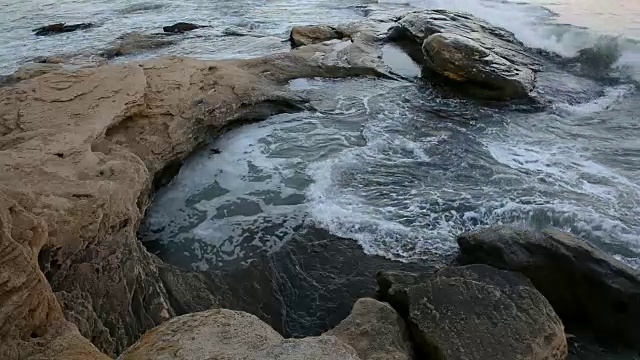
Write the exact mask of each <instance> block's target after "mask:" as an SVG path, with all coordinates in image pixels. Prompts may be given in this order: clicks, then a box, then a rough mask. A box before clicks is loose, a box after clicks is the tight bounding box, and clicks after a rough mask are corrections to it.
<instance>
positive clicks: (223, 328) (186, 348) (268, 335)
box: [118, 309, 284, 360]
mask: <svg viewBox="0 0 640 360" xmlns="http://www.w3.org/2000/svg"><path fill="white" fill-rule="evenodd" d="M283 340H284V339H283V338H282V336H280V334H278V333H277V332H276V331H275V330H273V329H272V328H271V327H270V326H269V325H267V324H265V323H264V322H262V321H260V319H258V318H257V317H255V316H253V315H251V314H247V313H243V312H237V311H231V310H224V309H217V310H210V311H205V312H199V313H194V314H188V315H183V316H179V317H176V318H173V319H171V320H169V321H167V322H165V323H164V324H162V325H160V326H158V327H157V328H155V329H153V330H151V331H148V332H147V333H146V334H144V335H143V336H142V338H140V340H138V342H136V343H135V345H133V346H132V347H131V348H129V349H127V351H126V352H125V353H124V354H122V355H121V356H120V357H119V358H118V359H119V360H174V359H175V360H205V359H210V360H218V359H219V360H242V359H247V358H250V357H252V356H253V355H254V354H256V353H258V352H260V351H261V350H264V349H266V348H270V347H272V346H274V345H278V344H280V343H281V342H282V341H283ZM262 359H265V360H266V359H267V358H262Z"/></svg>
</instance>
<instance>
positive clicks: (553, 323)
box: [378, 265, 567, 360]
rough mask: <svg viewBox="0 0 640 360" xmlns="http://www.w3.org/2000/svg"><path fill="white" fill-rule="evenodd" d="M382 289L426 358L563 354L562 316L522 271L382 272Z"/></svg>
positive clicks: (508, 359)
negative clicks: (405, 322)
mask: <svg viewBox="0 0 640 360" xmlns="http://www.w3.org/2000/svg"><path fill="white" fill-rule="evenodd" d="M378 282H379V284H380V293H381V296H382V298H383V299H385V300H387V301H389V302H390V303H391V304H392V305H393V306H394V308H396V309H397V310H398V311H399V312H400V313H402V314H403V315H404V316H405V317H406V319H407V322H408V325H409V328H410V331H411V334H412V337H413V339H414V343H415V345H416V346H417V347H418V350H419V351H420V352H421V353H422V354H424V355H425V356H428V357H429V358H430V359H478V360H483V359H496V360H499V359H504V360H512V359H536V360H542V359H547V360H558V359H565V358H566V356H567V341H566V338H565V334H564V327H563V325H562V322H561V321H560V318H559V317H558V316H557V315H556V313H555V312H554V311H553V308H552V307H551V305H550V304H549V302H548V301H547V300H546V299H545V298H544V297H543V296H542V295H541V294H540V293H539V292H538V291H537V290H536V289H535V288H534V287H533V285H531V282H530V281H529V280H528V279H526V278H525V277H524V276H522V275H520V274H517V273H513V272H507V271H501V270H498V269H495V268H492V267H489V266H486V265H471V266H465V267H454V268H445V269H442V270H440V271H438V272H437V273H436V274H435V275H433V276H428V275H426V276H425V275H422V276H420V275H412V274H408V273H387V272H382V273H380V274H379V276H378Z"/></svg>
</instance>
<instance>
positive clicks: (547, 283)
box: [458, 227, 640, 349]
mask: <svg viewBox="0 0 640 360" xmlns="http://www.w3.org/2000/svg"><path fill="white" fill-rule="evenodd" d="M458 244H459V245H460V251H461V261H462V262H464V263H467V264H470V263H483V264H488V265H491V266H495V267H498V268H501V269H506V270H513V271H518V272H521V273H522V274H524V275H526V276H527V277H528V278H529V279H531V281H532V282H533V284H534V285H535V286H536V288H537V289H538V290H539V291H540V292H541V293H542V294H543V295H544V296H545V297H546V298H547V299H548V300H549V302H550V303H551V305H553V307H554V309H555V310H556V311H557V312H558V314H559V315H560V317H561V318H562V319H563V321H564V322H565V324H567V325H568V326H570V327H576V328H578V329H583V330H584V329H586V330H589V331H592V332H594V333H595V334H596V335H597V336H599V337H601V338H604V339H608V340H610V341H613V342H623V343H624V344H626V345H627V346H631V347H634V348H636V349H640V327H638V323H640V273H639V272H638V271H636V270H634V269H632V268H630V267H628V266H626V265H624V264H623V263H621V262H619V261H618V260H616V259H614V258H613V257H611V256H609V255H607V254H605V253H604V252H602V251H600V250H598V249H597V248H595V247H594V246H592V245H590V244H589V243H587V242H586V241H584V240H582V239H579V238H577V237H575V236H573V235H571V234H568V233H564V232H560V231H556V230H545V231H542V232H537V231H532V230H517V229H513V228H509V227H494V228H487V229H483V230H480V231H477V232H472V233H468V234H463V235H461V236H460V237H459V238H458Z"/></svg>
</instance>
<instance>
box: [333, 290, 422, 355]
mask: <svg viewBox="0 0 640 360" xmlns="http://www.w3.org/2000/svg"><path fill="white" fill-rule="evenodd" d="M324 335H330V336H335V337H336V338H338V340H340V341H341V342H343V343H345V344H347V345H349V346H351V347H352V348H354V349H355V350H356V352H357V353H358V356H359V357H360V359H362V360H411V359H413V350H412V347H411V342H410V339H409V331H408V330H407V326H406V324H405V323H404V320H403V319H402V318H401V317H400V315H398V313H397V312H396V311H395V310H394V309H393V308H392V307H391V306H389V304H386V303H382V302H379V301H377V300H374V299H370V298H364V299H359V300H358V301H356V303H355V305H354V306H353V310H352V311H351V314H350V315H349V317H347V318H346V319H345V320H343V321H342V322H341V323H340V324H339V325H338V326H336V327H335V328H333V329H331V330H329V331H328V332H326V333H325V334H324Z"/></svg>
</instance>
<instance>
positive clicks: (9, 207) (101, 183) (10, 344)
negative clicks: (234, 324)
mask: <svg viewBox="0 0 640 360" xmlns="http://www.w3.org/2000/svg"><path fill="white" fill-rule="evenodd" d="M304 49H305V48H302V49H301V51H294V52H291V53H286V54H278V55H274V56H272V57H267V58H259V59H252V60H239V61H198V60H194V59H187V58H164V59H156V60H151V61H147V62H144V63H140V64H138V63H130V64H125V65H113V66H101V67H97V68H86V69H79V70H77V71H63V70H60V71H58V70H56V71H53V72H50V73H46V74H43V75H40V76H37V77H34V78H31V79H28V80H25V81H21V82H19V83H17V84H15V85H13V86H7V87H2V88H0V168H1V169H2V171H0V217H1V221H0V236H1V237H0V258H1V259H3V260H2V261H1V262H0V267H2V271H0V276H1V277H2V281H0V283H2V284H4V285H3V286H2V287H0V299H2V301H1V303H2V307H0V354H2V356H0V357H2V358H3V359H4V358H7V359H21V358H28V357H30V356H35V355H38V356H41V357H43V358H46V357H49V358H56V356H58V355H59V354H64V353H65V352H66V351H84V352H85V353H92V354H94V355H95V358H100V356H101V355H100V354H99V353H98V352H97V351H95V348H93V347H92V346H91V345H90V344H89V342H88V341H86V340H85V339H84V338H82V337H81V336H80V334H79V333H78V330H77V329H74V328H73V326H70V325H69V322H67V321H65V320H64V316H63V315H65V314H66V315H67V320H70V321H73V322H74V323H75V324H76V325H77V326H78V327H79V328H80V330H81V331H82V333H83V335H84V336H85V337H87V338H89V339H91V340H92V341H94V344H95V345H96V346H97V347H98V348H99V349H100V350H102V351H104V352H105V353H107V354H109V355H114V354H119V353H121V352H122V351H123V350H124V349H125V348H126V347H127V346H128V345H130V344H131V343H133V342H134V341H135V340H137V339H138V338H139V336H140V335H141V334H142V333H144V332H145V331H146V330H148V329H151V328H153V327H154V326H156V325H158V324H160V323H162V322H164V321H166V320H167V319H169V318H171V317H173V316H174V315H175V314H176V313H177V310H176V309H175V308H174V307H173V306H172V304H179V303H180V301H179V300H175V301H174V300H172V299H175V296H176V294H175V293H172V292H170V291H169V292H168V291H167V289H166V288H165V286H164V282H163V279H162V278H161V272H160V270H159V267H160V266H161V265H162V266H164V265H163V264H162V263H161V262H160V261H159V259H157V258H156V257H155V256H153V255H151V254H149V253H148V252H147V251H146V250H145V249H144V247H143V246H142V244H141V243H140V242H139V241H138V240H137V239H136V230H137V227H138V224H139V223H140V220H141V218H142V216H143V214H144V211H145V209H146V207H147V205H148V204H149V194H150V193H151V191H152V184H153V180H154V177H155V176H156V175H157V174H160V173H162V170H163V169H164V168H165V167H167V166H168V165H171V164H176V163H179V162H180V161H181V160H182V159H183V158H184V157H186V156H187V155H188V154H189V153H190V152H191V151H193V149H194V148H196V147H197V146H199V145H200V144H202V143H204V142H205V141H207V140H208V138H209V136H210V131H213V132H215V131H217V130H219V129H221V128H222V127H225V126H229V125H230V124H233V123H234V121H242V120H248V119H261V118H264V117H266V116H269V115H271V114H275V113H278V112H283V111H297V110H299V109H301V108H302V107H303V106H304V104H303V103H304V102H303V101H302V99H299V98H298V97H296V96H295V95H292V94H290V93H288V92H287V91H286V90H285V88H284V87H280V85H283V84H286V82H287V81H288V80H290V79H293V78H297V77H317V76H319V77H341V76H357V75H379V74H380V72H379V71H378V70H377V69H374V68H371V67H366V66H364V65H363V66H357V67H354V66H351V65H350V64H349V63H347V62H344V61H341V60H340V59H339V58H338V57H336V55H335V52H336V51H338V50H337V49H335V48H333V47H325V46H323V47H320V48H315V49H307V50H305V51H302V50H304ZM342 50H344V49H340V51H342ZM361 58H366V57H365V56H363V57H361ZM165 270H166V271H165V273H164V275H163V276H165V277H167V278H168V277H169V275H170V274H167V273H166V272H171V271H173V270H171V268H170V267H169V268H166V269H165ZM45 276H46V278H45ZM56 294H58V298H59V299H60V303H59V302H58V301H57V300H56ZM191 297H192V298H195V295H192V296H191ZM61 304H62V305H63V306H64V308H61V306H60V305H61ZM63 329H67V330H64V331H63ZM68 329H71V330H68ZM72 330H73V331H72ZM107 333H108V335H107ZM61 336H67V337H68V338H67V340H66V341H64V342H59V341H58V339H59V338H60V337H61ZM47 344H49V345H51V346H49V345H47ZM64 344H68V345H67V347H64V346H65V345H64ZM78 344H80V345H82V347H80V348H78V349H75V348H72V347H73V346H80V345H78ZM54 345H56V346H57V347H56V346H54ZM56 354H57V355H56ZM92 356H93V355H92ZM85 358H87V359H90V358H91V357H90V356H86V357H85Z"/></svg>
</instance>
